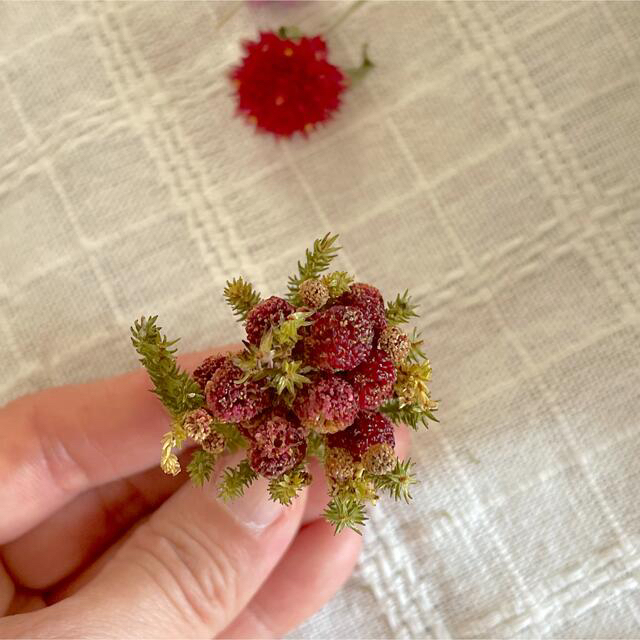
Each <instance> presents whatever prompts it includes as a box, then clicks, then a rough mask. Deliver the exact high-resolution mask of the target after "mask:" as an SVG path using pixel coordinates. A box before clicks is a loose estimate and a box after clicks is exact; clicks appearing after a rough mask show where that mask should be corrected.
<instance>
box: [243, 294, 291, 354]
mask: <svg viewBox="0 0 640 640" xmlns="http://www.w3.org/2000/svg"><path fill="white" fill-rule="evenodd" d="M294 311H295V309H294V308H293V307H292V306H291V305H290V304H289V303H288V302H287V301H286V300H283V299H282V298H278V297H277V296H271V297H270V298H267V299H266V300H263V301H262V302H259V303H258V304H257V305H256V306H255V307H253V309H251V311H249V315H248V316H247V324H246V329H247V339H248V340H249V342H251V343H252V344H255V345H258V344H260V339H261V338H262V336H263V335H264V333H265V332H266V331H268V330H269V329H270V328H271V327H276V326H278V325H279V324H280V323H281V322H282V321H283V320H286V319H287V318H288V317H289V316H290V315H291V314H292V313H293V312H294Z"/></svg>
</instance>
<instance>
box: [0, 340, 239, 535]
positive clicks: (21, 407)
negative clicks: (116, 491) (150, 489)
mask: <svg viewBox="0 0 640 640" xmlns="http://www.w3.org/2000/svg"><path fill="white" fill-rule="evenodd" d="M226 350H227V349H217V350H213V352H214V353H220V352H223V351H226ZM209 353H212V352H211V351H209V352H206V353H194V354H189V355H186V356H183V357H181V358H180V359H179V360H180V364H181V365H182V366H183V367H185V368H187V369H189V370H190V369H192V368H193V367H195V366H197V365H198V364H199V363H200V361H201V360H202V359H203V358H204V356H205V355H208V354H209ZM150 387H151V383H150V381H149V378H148V376H147V374H146V372H145V371H143V370H140V371H136V372H134V373H128V374H124V375H121V376H116V377H115V378H109V379H106V380H100V381H96V382H90V383H86V384H77V385H69V386H66V387H59V388H55V389H47V390H45V391H41V392H39V393H35V394H32V395H29V396H25V397H23V398H19V399H18V400H16V401H14V402H12V403H10V404H9V405H7V406H6V407H4V408H3V409H0V434H2V437H1V441H0V442H1V443H0V505H2V507H3V512H4V513H5V515H7V517H4V518H1V519H0V544H4V543H6V542H8V541H10V540H13V539H14V538H16V537H17V536H19V535H21V534H22V533H24V532H25V531H27V530H29V529H30V528H31V527H33V526H34V525H35V524H37V523H38V522H40V521H41V520H43V519H44V518H45V517H47V516H48V515H50V514H51V513H53V512H54V511H56V510H57V509H58V508H60V506H62V505H63V504H65V503H66V502H68V501H69V500H71V499H72V498H74V497H75V496H77V495H78V494H79V493H81V492H83V491H86V490H87V489H90V488H92V487H95V486H98V485H100V484H103V483H105V482H110V481H112V480H116V479H117V478H120V477H122V476H127V475H131V474H133V473H137V472H139V471H143V470H144V469H147V468H149V467H151V466H153V465H154V464H157V463H158V459H159V452H160V449H159V441H160V438H161V436H162V434H163V433H164V432H166V431H167V428H168V418H167V414H166V413H165V411H164V409H163V407H162V405H161V404H160V402H159V401H158V399H157V398H156V397H155V395H153V394H151V393H149V391H148V390H149V388H150ZM8 514H10V515H8Z"/></svg>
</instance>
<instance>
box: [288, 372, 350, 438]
mask: <svg viewBox="0 0 640 640" xmlns="http://www.w3.org/2000/svg"><path fill="white" fill-rule="evenodd" d="M293 410H294V412H295V414H296V415H297V416H298V418H299V419H300V422H301V423H302V424H303V425H304V426H305V427H308V428H310V429H314V430H315V431H318V432H320V433H335V432H336V431H341V430H342V429H345V428H346V427H348V426H349V425H350V424H353V421H354V420H355V418H356V414H357V413H358V405H357V403H356V399H355V396H354V393H353V389H352V388H351V385H350V384H349V383H348V382H347V381H346V380H343V379H342V378H339V377H338V376H335V375H326V376H322V377H320V378H318V379H317V380H314V381H313V382H311V383H310V384H306V385H304V387H302V389H301V390H300V391H298V393H297V395H296V399H295V402H294V404H293Z"/></svg>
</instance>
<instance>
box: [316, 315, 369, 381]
mask: <svg viewBox="0 0 640 640" xmlns="http://www.w3.org/2000/svg"><path fill="white" fill-rule="evenodd" d="M372 342H373V327H372V326H371V323H370V322H369V321H368V320H367V319H366V318H365V317H364V315H363V313H362V311H360V310H359V309H357V308H355V307H345V306H343V305H335V306H333V307H330V308H329V309H326V310H324V311H320V312H319V313H317V314H315V315H314V316H313V324H312V325H311V330H310V332H309V336H308V337H307V338H306V339H305V353H306V355H307V357H308V358H309V360H310V361H311V364H312V365H313V366H316V367H318V368H319V369H324V370H326V371H348V370H349V369H354V368H355V367H357V366H358V365H359V364H360V363H361V362H363V361H364V360H365V359H366V358H367V356H368V355H369V353H370V351H371V344H372Z"/></svg>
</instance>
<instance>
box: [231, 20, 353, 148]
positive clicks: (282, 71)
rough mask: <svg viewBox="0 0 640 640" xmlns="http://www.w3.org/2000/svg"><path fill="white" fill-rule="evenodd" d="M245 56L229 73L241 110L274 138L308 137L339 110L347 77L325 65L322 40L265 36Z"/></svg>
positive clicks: (251, 44) (250, 45) (247, 46)
mask: <svg viewBox="0 0 640 640" xmlns="http://www.w3.org/2000/svg"><path fill="white" fill-rule="evenodd" d="M244 46H245V50H246V55H245V57H244V58H243V60H242V63H241V64H240V66H238V67H236V68H235V69H234V70H233V71H232V72H231V78H232V80H233V81H234V83H235V85H236V95H237V96H238V111H239V112H240V113H242V114H244V115H246V116H247V117H248V119H249V121H250V122H252V123H254V124H255V125H256V127H257V128H258V129H261V130H263V131H269V132H271V133H273V134H275V135H276V136H285V137H286V136H291V135H292V134H293V133H295V132H296V131H300V132H302V133H303V134H307V133H308V132H310V131H312V130H313V129H314V128H315V126H316V125H317V124H318V123H320V122H325V121H327V120H329V119H330V118H331V117H332V115H333V113H334V111H336V110H337V109H338V107H339V106H340V95H341V94H342V92H343V91H344V90H345V89H346V86H347V79H346V76H345V75H344V74H343V73H342V71H340V69H338V67H336V66H334V65H332V64H331V63H330V62H328V61H327V44H326V42H325V41H324V39H323V38H322V37H320V36H315V37H313V38H306V37H301V38H285V37H281V36H279V35H278V34H276V33H273V32H269V31H263V32H261V33H260V39H259V40H258V41H257V42H255V41H249V42H246V43H245V45H244Z"/></svg>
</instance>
